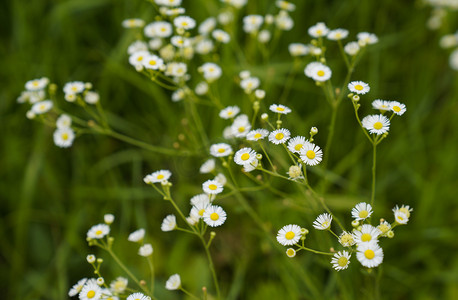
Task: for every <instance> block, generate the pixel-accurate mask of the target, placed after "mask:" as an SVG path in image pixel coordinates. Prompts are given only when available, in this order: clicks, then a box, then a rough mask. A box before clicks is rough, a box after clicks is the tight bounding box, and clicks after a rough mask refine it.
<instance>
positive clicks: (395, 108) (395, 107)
mask: <svg viewBox="0 0 458 300" xmlns="http://www.w3.org/2000/svg"><path fill="white" fill-rule="evenodd" d="M390 109H391V111H392V112H394V113H395V114H397V115H398V116H402V115H403V114H404V113H405V112H406V111H407V108H406V105H405V104H403V103H401V102H398V101H391V102H390Z"/></svg>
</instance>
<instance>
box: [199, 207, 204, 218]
mask: <svg viewBox="0 0 458 300" xmlns="http://www.w3.org/2000/svg"><path fill="white" fill-rule="evenodd" d="M204 212H205V208H202V209H201V210H199V215H200V216H201V217H202V216H203V215H204Z"/></svg>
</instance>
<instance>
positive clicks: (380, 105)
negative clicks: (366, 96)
mask: <svg viewBox="0 0 458 300" xmlns="http://www.w3.org/2000/svg"><path fill="white" fill-rule="evenodd" d="M372 108H374V109H378V110H380V112H382V113H383V112H386V111H388V110H390V101H386V100H381V99H375V100H374V101H372Z"/></svg>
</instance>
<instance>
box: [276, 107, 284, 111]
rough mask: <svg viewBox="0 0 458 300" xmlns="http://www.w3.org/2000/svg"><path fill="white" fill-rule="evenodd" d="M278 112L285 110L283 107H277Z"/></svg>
mask: <svg viewBox="0 0 458 300" xmlns="http://www.w3.org/2000/svg"><path fill="white" fill-rule="evenodd" d="M277 110H278V111H285V109H284V108H283V107H277Z"/></svg>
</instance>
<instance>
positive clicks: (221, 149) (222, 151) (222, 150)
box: [218, 148, 226, 153]
mask: <svg viewBox="0 0 458 300" xmlns="http://www.w3.org/2000/svg"><path fill="white" fill-rule="evenodd" d="M224 151H226V150H225V149H224V148H219V149H218V153H224Z"/></svg>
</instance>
